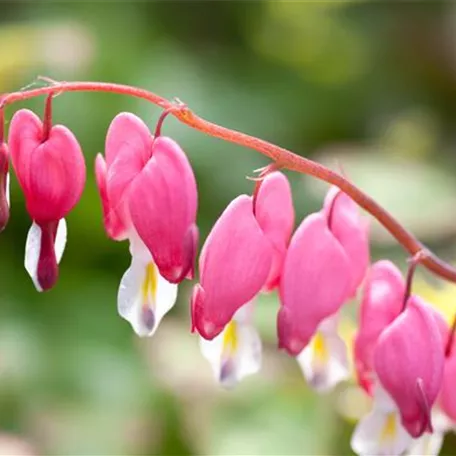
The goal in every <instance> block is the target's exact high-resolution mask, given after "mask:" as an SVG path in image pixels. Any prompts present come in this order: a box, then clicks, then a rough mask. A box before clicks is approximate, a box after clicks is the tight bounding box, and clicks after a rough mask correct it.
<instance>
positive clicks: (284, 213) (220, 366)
mask: <svg viewBox="0 0 456 456" xmlns="http://www.w3.org/2000/svg"><path fill="white" fill-rule="evenodd" d="M242 221H243V222H242ZM293 222H294V210H293V202H292V197H291V189H290V185H289V183H288V180H287V179H286V177H285V176H284V175H283V174H282V173H280V172H272V173H270V174H268V175H267V176H265V177H264V178H263V180H262V181H261V185H260V186H259V189H258V191H257V193H256V195H255V196H254V198H253V199H252V198H250V197H247V196H241V197H239V198H237V199H236V200H235V201H233V202H232V203H231V205H230V206H228V208H227V209H226V210H225V212H224V213H223V214H222V216H221V217H220V219H219V221H218V222H217V223H216V225H215V226H214V228H213V230H212V231H211V233H210V235H209V237H208V239H207V241H206V243H205V244H204V247H203V250H202V253H201V257H200V272H201V285H197V286H196V287H195V295H194V299H193V302H192V308H193V311H192V314H193V321H194V325H195V328H196V329H197V330H198V332H199V333H200V334H201V348H202V351H203V355H204V356H205V357H206V358H207V359H208V360H209V361H210V363H211V365H212V367H213V370H214V373H215V375H216V378H217V379H218V380H219V381H220V383H221V384H222V386H225V387H233V386H234V385H235V384H236V383H237V382H238V381H239V380H241V379H242V378H243V377H245V376H246V375H249V374H253V373H255V372H257V371H258V370H259V368H260V364H261V340H260V338H259V335H258V333H257V331H256V329H255V328H254V326H253V324H252V321H251V319H252V313H253V304H254V303H253V301H252V300H253V299H254V297H255V296H256V295H257V294H258V293H259V292H260V291H261V290H263V291H271V290H272V289H273V288H275V287H276V286H277V284H278V282H279V280H280V274H281V271H282V267H281V265H282V263H283V260H284V257H285V254H286V249H287V245H288V242H289V239H290V235H291V231H292V227H293ZM242 223H245V224H242ZM235 227H236V228H235ZM231 242H232V243H231ZM250 249H253V250H250ZM255 252H258V254H256V253H255ZM258 261H259V263H258ZM239 267H241V268H243V269H242V270H241V271H238V270H237V268H239ZM237 274H240V276H239V278H240V279H241V280H240V279H239V278H238V276H237ZM265 274H266V275H265ZM249 281H251V282H249ZM206 290H209V292H207V291H206ZM208 293H209V296H208ZM220 328H221V332H220V331H219V329H220ZM217 331H219V333H218V335H216V336H215V337H211V336H212V334H213V333H215V332H217ZM208 339H209V340H208ZM211 339H212V340H211Z"/></svg>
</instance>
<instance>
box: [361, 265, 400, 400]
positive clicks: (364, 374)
mask: <svg viewBox="0 0 456 456" xmlns="http://www.w3.org/2000/svg"><path fill="white" fill-rule="evenodd" d="M404 296H405V281H404V279H403V277H402V274H401V272H400V271H399V269H398V268H397V267H396V266H395V265H394V264H393V263H392V262H391V261H387V260H381V261H378V262H376V263H374V264H373V265H372V266H371V268H370V271H369V273H368V275H367V278H366V282H365V286H364V291H363V295H362V299H361V306H360V310H359V329H358V332H357V334H356V336H355V339H354V358H355V368H356V373H357V376H358V382H359V384H360V385H361V386H362V387H363V388H364V389H365V391H366V392H368V393H369V394H372V387H373V384H374V378H375V372H374V365H373V363H374V360H373V352H374V348H375V345H376V343H377V340H378V338H379V336H380V334H381V333H382V332H383V330H384V329H385V328H386V327H387V326H388V325H389V324H391V323H392V322H393V321H394V320H395V318H396V317H397V316H398V315H399V314H400V312H401V310H402V307H403V301H404Z"/></svg>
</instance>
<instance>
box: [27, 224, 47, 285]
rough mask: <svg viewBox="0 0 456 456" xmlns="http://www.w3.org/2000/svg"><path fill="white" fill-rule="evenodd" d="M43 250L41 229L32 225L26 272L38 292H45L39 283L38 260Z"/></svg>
mask: <svg viewBox="0 0 456 456" xmlns="http://www.w3.org/2000/svg"><path fill="white" fill-rule="evenodd" d="M40 250H41V228H40V227H39V226H38V225H37V224H36V223H35V222H33V223H32V226H31V227H30V229H29V231H28V233H27V240H26V242H25V261H24V266H25V270H26V271H27V272H28V274H29V275H30V277H31V278H32V281H33V284H34V285H35V288H36V289H37V290H38V291H43V289H42V288H41V286H40V284H39V282H38V260H39V258H40Z"/></svg>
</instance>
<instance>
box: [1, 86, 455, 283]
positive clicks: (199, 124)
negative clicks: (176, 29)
mask: <svg viewBox="0 0 456 456" xmlns="http://www.w3.org/2000/svg"><path fill="white" fill-rule="evenodd" d="M61 92H110V93H117V94H120V95H129V96H133V97H136V98H142V99H144V100H147V101H150V102H151V103H154V104H156V105H158V106H160V107H161V108H163V109H165V110H167V109H171V108H172V109H171V112H170V113H171V114H172V115H173V116H174V117H176V119H178V120H179V121H180V122H182V123H184V124H186V125H188V126H189V127H191V128H194V129H195V130H198V131H201V132H202V133H206V134H207V135H209V136H213V137H216V138H220V139H223V140H225V141H228V142H232V143H234V144H239V145H241V146H244V147H249V148H250V149H254V150H256V151H257V152H260V153H262V154H263V155H266V156H267V157H269V158H270V159H271V160H273V161H275V162H277V163H278V165H280V167H281V168H286V169H289V170H292V171H297V172H300V173H304V174H309V175H311V176H313V177H316V178H317V179H320V180H322V181H325V182H327V183H328V184H332V185H335V186H337V187H339V188H340V189H341V190H342V191H344V192H345V193H346V194H347V195H349V196H350V197H351V198H352V199H353V200H354V201H355V202H356V203H357V204H358V205H359V206H361V207H362V208H363V209H364V210H366V211H367V212H368V213H369V214H371V215H372V216H373V217H374V218H376V219H377V220H378V221H379V222H380V223H381V224H382V225H383V226H384V227H385V228H386V229H387V230H388V231H389V232H390V233H391V234H392V235H393V236H394V237H395V239H396V240H397V241H398V242H399V244H401V245H402V247H404V249H405V250H406V251H407V252H409V253H410V254H411V255H415V254H416V253H418V252H420V251H425V252H426V254H425V256H424V258H423V259H422V260H421V264H422V265H423V266H425V267H426V268H428V269H429V270H430V271H432V272H434V273H435V274H436V275H438V276H440V277H442V278H444V279H447V280H449V281H452V282H456V269H455V268H453V267H452V266H451V265H449V264H447V263H445V262H444V261H442V260H441V259H440V258H439V257H437V256H436V255H434V254H433V253H432V252H430V251H428V250H427V249H426V248H425V247H424V246H423V245H422V244H421V243H420V242H419V241H418V240H417V239H416V238H415V237H414V236H413V234H411V233H410V232H409V231H407V230H406V229H405V228H404V227H403V226H402V225H401V224H400V223H399V222H398V221H397V220H396V219H395V218H394V217H393V216H392V215H391V214H390V213H389V212H387V211H386V210H385V209H383V208H382V207H381V206H380V205H379V204H378V203H377V202H375V201H374V200H373V199H372V198H371V197H370V196H369V195H367V194H366V193H364V192H363V191H362V190H361V189H359V188H358V187H356V186H355V185H354V184H352V183H351V182H350V181H349V180H347V179H346V178H345V177H343V176H342V175H340V174H339V173H336V172H334V171H332V170H330V169H329V168H326V167H325V166H323V165H321V164H320V163H316V162H314V161H312V160H309V159H307V158H304V157H301V156H299V155H296V154H294V153H293V152H291V151H289V150H287V149H284V148H282V147H279V146H276V145H274V144H271V143H269V142H267V141H264V140H262V139H259V138H255V137H254V136H249V135H247V134H245V133H241V132H238V131H235V130H230V129H229V128H225V127H222V126H220V125H217V124H214V123H212V122H209V121H207V120H204V119H202V118H201V117H198V116H197V115H195V114H194V113H193V112H192V111H191V110H190V109H188V108H187V107H186V106H182V107H180V106H178V107H176V105H175V104H174V103H172V102H170V101H168V100H167V99H165V98H163V97H160V96H159V95H156V94H154V93H152V92H149V91H147V90H144V89H139V88H137V87H131V86H127V85H121V84H110V83H105V82H62V83H55V84H53V85H51V86H48V87H40V88H38V89H32V90H24V91H21V92H14V93H11V94H7V95H4V96H3V97H2V98H1V99H0V111H1V109H2V108H3V107H4V106H6V105H9V104H12V103H14V102H16V101H23V100H27V99H29V98H33V97H37V96H40V95H49V94H56V93H61Z"/></svg>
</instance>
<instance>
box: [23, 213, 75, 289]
mask: <svg viewBox="0 0 456 456" xmlns="http://www.w3.org/2000/svg"><path fill="white" fill-rule="evenodd" d="M42 233H43V228H42V227H40V226H39V225H38V224H37V223H35V222H33V223H32V226H31V227H30V230H29V232H28V234H27V240H26V243H25V260H24V266H25V269H26V271H27V272H28V273H29V275H30V277H31V278H32V281H33V284H34V285H35V288H36V289H37V290H38V291H43V289H44V288H45V287H44V286H43V283H42V281H41V280H40V279H39V275H40V274H39V262H40V257H41V256H42V245H43V244H42ZM66 239H67V225H66V221H65V219H61V220H59V223H58V225H57V230H56V233H55V237H54V251H53V252H52V253H51V254H52V255H55V262H56V264H59V263H60V260H61V259H62V256H63V252H64V250H65V245H66Z"/></svg>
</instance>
